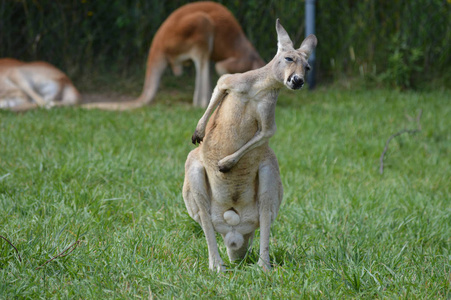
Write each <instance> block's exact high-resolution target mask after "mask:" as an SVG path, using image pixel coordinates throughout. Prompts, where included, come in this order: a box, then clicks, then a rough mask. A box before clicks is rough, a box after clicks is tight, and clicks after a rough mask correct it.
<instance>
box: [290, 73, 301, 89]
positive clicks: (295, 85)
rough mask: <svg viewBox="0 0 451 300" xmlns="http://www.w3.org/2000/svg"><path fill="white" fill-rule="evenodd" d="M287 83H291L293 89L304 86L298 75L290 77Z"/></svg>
mask: <svg viewBox="0 0 451 300" xmlns="http://www.w3.org/2000/svg"><path fill="white" fill-rule="evenodd" d="M289 81H290V82H291V83H292V85H293V88H294V89H299V88H301V87H302V86H303V85H304V79H302V78H301V77H299V76H298V75H296V74H295V75H292V76H291V78H290V79H289Z"/></svg>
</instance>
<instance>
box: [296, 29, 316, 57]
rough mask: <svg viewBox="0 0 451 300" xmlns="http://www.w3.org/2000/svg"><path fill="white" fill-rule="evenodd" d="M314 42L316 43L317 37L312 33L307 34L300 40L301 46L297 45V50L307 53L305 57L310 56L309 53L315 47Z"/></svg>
mask: <svg viewBox="0 0 451 300" xmlns="http://www.w3.org/2000/svg"><path fill="white" fill-rule="evenodd" d="M316 44H318V39H317V38H316V36H315V35H314V34H311V35H309V36H308V37H306V38H305V40H304V41H303V42H302V44H301V47H299V51H302V52H304V53H305V54H307V57H308V56H310V53H312V51H313V50H314V49H315V48H316Z"/></svg>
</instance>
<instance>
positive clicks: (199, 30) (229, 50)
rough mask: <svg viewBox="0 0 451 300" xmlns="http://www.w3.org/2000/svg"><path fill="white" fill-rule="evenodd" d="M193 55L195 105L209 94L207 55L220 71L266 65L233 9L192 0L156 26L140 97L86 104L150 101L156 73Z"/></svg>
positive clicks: (177, 70) (116, 106)
mask: <svg viewBox="0 0 451 300" xmlns="http://www.w3.org/2000/svg"><path fill="white" fill-rule="evenodd" d="M186 60H192V61H193V62H194V66H195V68H196V87H195V91H194V98H193V104H194V105H195V106H201V107H207V105H208V100H209V99H210V96H211V88H210V68H209V66H210V60H213V61H215V62H217V63H216V65H215V68H216V72H217V73H218V74H219V75H223V74H226V73H237V72H245V71H248V70H252V69H257V68H260V67H262V66H264V64H265V63H264V61H263V60H262V59H261V58H260V55H259V54H258V52H257V51H256V50H255V49H254V47H253V46H252V44H251V43H250V42H249V40H248V39H247V38H246V36H245V35H244V32H243V30H242V28H241V26H240V25H239V24H238V21H237V20H236V19H235V17H234V16H233V15H232V13H231V12H230V11H229V10H228V9H227V8H225V7H224V6H222V5H221V4H219V3H215V2H209V1H205V2H202V1H201V2H194V3H190V4H186V5H184V6H181V7H180V8H178V9H177V10H175V11H174V12H173V13H172V14H171V15H170V16H169V17H168V18H167V19H166V20H165V21H164V22H163V24H162V25H161V26H160V28H159V29H158V31H157V33H156V34H155V37H154V38H153V41H152V45H151V47H150V50H149V56H148V59H147V67H146V78H145V81H144V88H143V91H142V93H141V96H140V97H139V98H138V99H136V100H134V101H129V102H122V103H89V104H86V105H84V107H87V108H100V109H106V110H126V109H133V108H138V107H142V106H144V105H147V104H149V103H151V102H152V100H153V99H154V97H155V94H156V92H157V89H158V85H159V83H160V78H161V76H162V74H163V72H164V70H165V69H166V67H167V65H168V64H170V65H171V67H172V71H173V72H174V74H175V75H181V74H182V69H183V68H182V64H183V62H184V61H186Z"/></svg>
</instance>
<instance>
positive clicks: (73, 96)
mask: <svg viewBox="0 0 451 300" xmlns="http://www.w3.org/2000/svg"><path fill="white" fill-rule="evenodd" d="M79 102H80V93H79V92H78V91H77V89H76V88H75V86H74V85H73V84H72V82H71V81H70V79H69V78H68V77H67V75H66V74H64V73H63V72H62V71H61V70H59V69H57V68H56V67H55V66H53V65H51V64H49V63H46V62H43V61H34V62H28V63H27V62H23V61H19V60H17V59H12V58H2V59H0V108H3V109H9V110H13V111H23V110H28V109H32V108H37V107H47V108H50V107H53V106H65V105H76V104H78V103H79Z"/></svg>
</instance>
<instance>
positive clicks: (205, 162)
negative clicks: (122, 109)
mask: <svg viewBox="0 0 451 300" xmlns="http://www.w3.org/2000/svg"><path fill="white" fill-rule="evenodd" d="M276 30H277V36H278V51H277V54H276V56H275V57H274V59H273V60H272V61H271V62H269V63H268V64H267V65H266V66H264V67H263V68H261V69H258V70H253V71H249V72H246V73H243V74H234V75H224V76H222V77H221V78H219V80H218V84H217V86H216V88H215V89H214V91H213V95H212V98H211V101H210V104H209V105H208V108H207V110H206V111H205V114H204V115H203V116H202V118H201V119H200V120H199V122H198V124H197V127H196V130H195V132H194V134H193V137H192V141H193V143H194V144H195V143H196V142H197V143H200V145H199V147H198V148H196V149H194V150H193V151H191V152H190V153H189V155H188V158H187V160H186V164H185V182H184V185H183V198H184V201H185V205H186V208H187V210H188V213H189V215H190V216H191V217H192V218H193V219H194V220H195V221H197V222H198V223H199V224H200V225H201V226H202V229H203V231H204V233H205V236H206V239H207V245H208V256H209V267H210V269H211V270H218V271H219V270H224V269H225V267H224V263H223V261H222V259H221V257H220V255H219V252H218V246H217V243H216V237H215V231H217V232H219V233H220V234H221V235H222V237H223V239H224V242H225V245H226V247H227V254H228V256H229V259H230V261H233V260H237V259H242V258H243V257H244V256H245V255H246V252H247V250H248V248H249V247H250V246H251V244H252V239H253V236H254V231H255V230H256V229H257V228H258V227H260V258H259V261H258V264H259V265H260V266H262V267H263V268H265V269H267V268H270V261H269V234H270V226H271V223H272V222H273V221H274V219H275V218H276V216H277V213H278V211H279V206H280V203H281V201H282V194H283V189H282V182H281V180H280V175H279V165H278V163H277V159H276V156H275V154H274V152H273V151H272V150H271V148H270V147H269V144H268V141H269V138H270V137H271V136H273V135H274V133H275V132H276V123H275V107H276V102H277V97H278V93H279V90H280V89H282V88H283V86H284V85H285V86H286V87H288V88H289V89H292V90H296V89H300V88H302V86H303V85H304V76H305V72H306V71H307V70H309V68H310V67H309V65H308V61H307V58H308V56H309V54H310V53H311V52H312V51H313V49H314V48H315V47H316V44H317V39H316V37H315V36H314V35H310V36H308V37H307V38H306V39H305V40H304V41H303V42H302V44H301V47H300V48H299V49H298V50H295V49H294V48H293V43H292V41H291V40H290V38H289V36H288V34H287V32H286V31H285V29H284V28H283V27H282V25H280V23H279V20H277V22H276ZM215 109H216V110H215ZM213 111H214V112H213ZM212 113H213V114H212ZM211 114H212V115H211ZM210 115H211V117H210Z"/></svg>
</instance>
